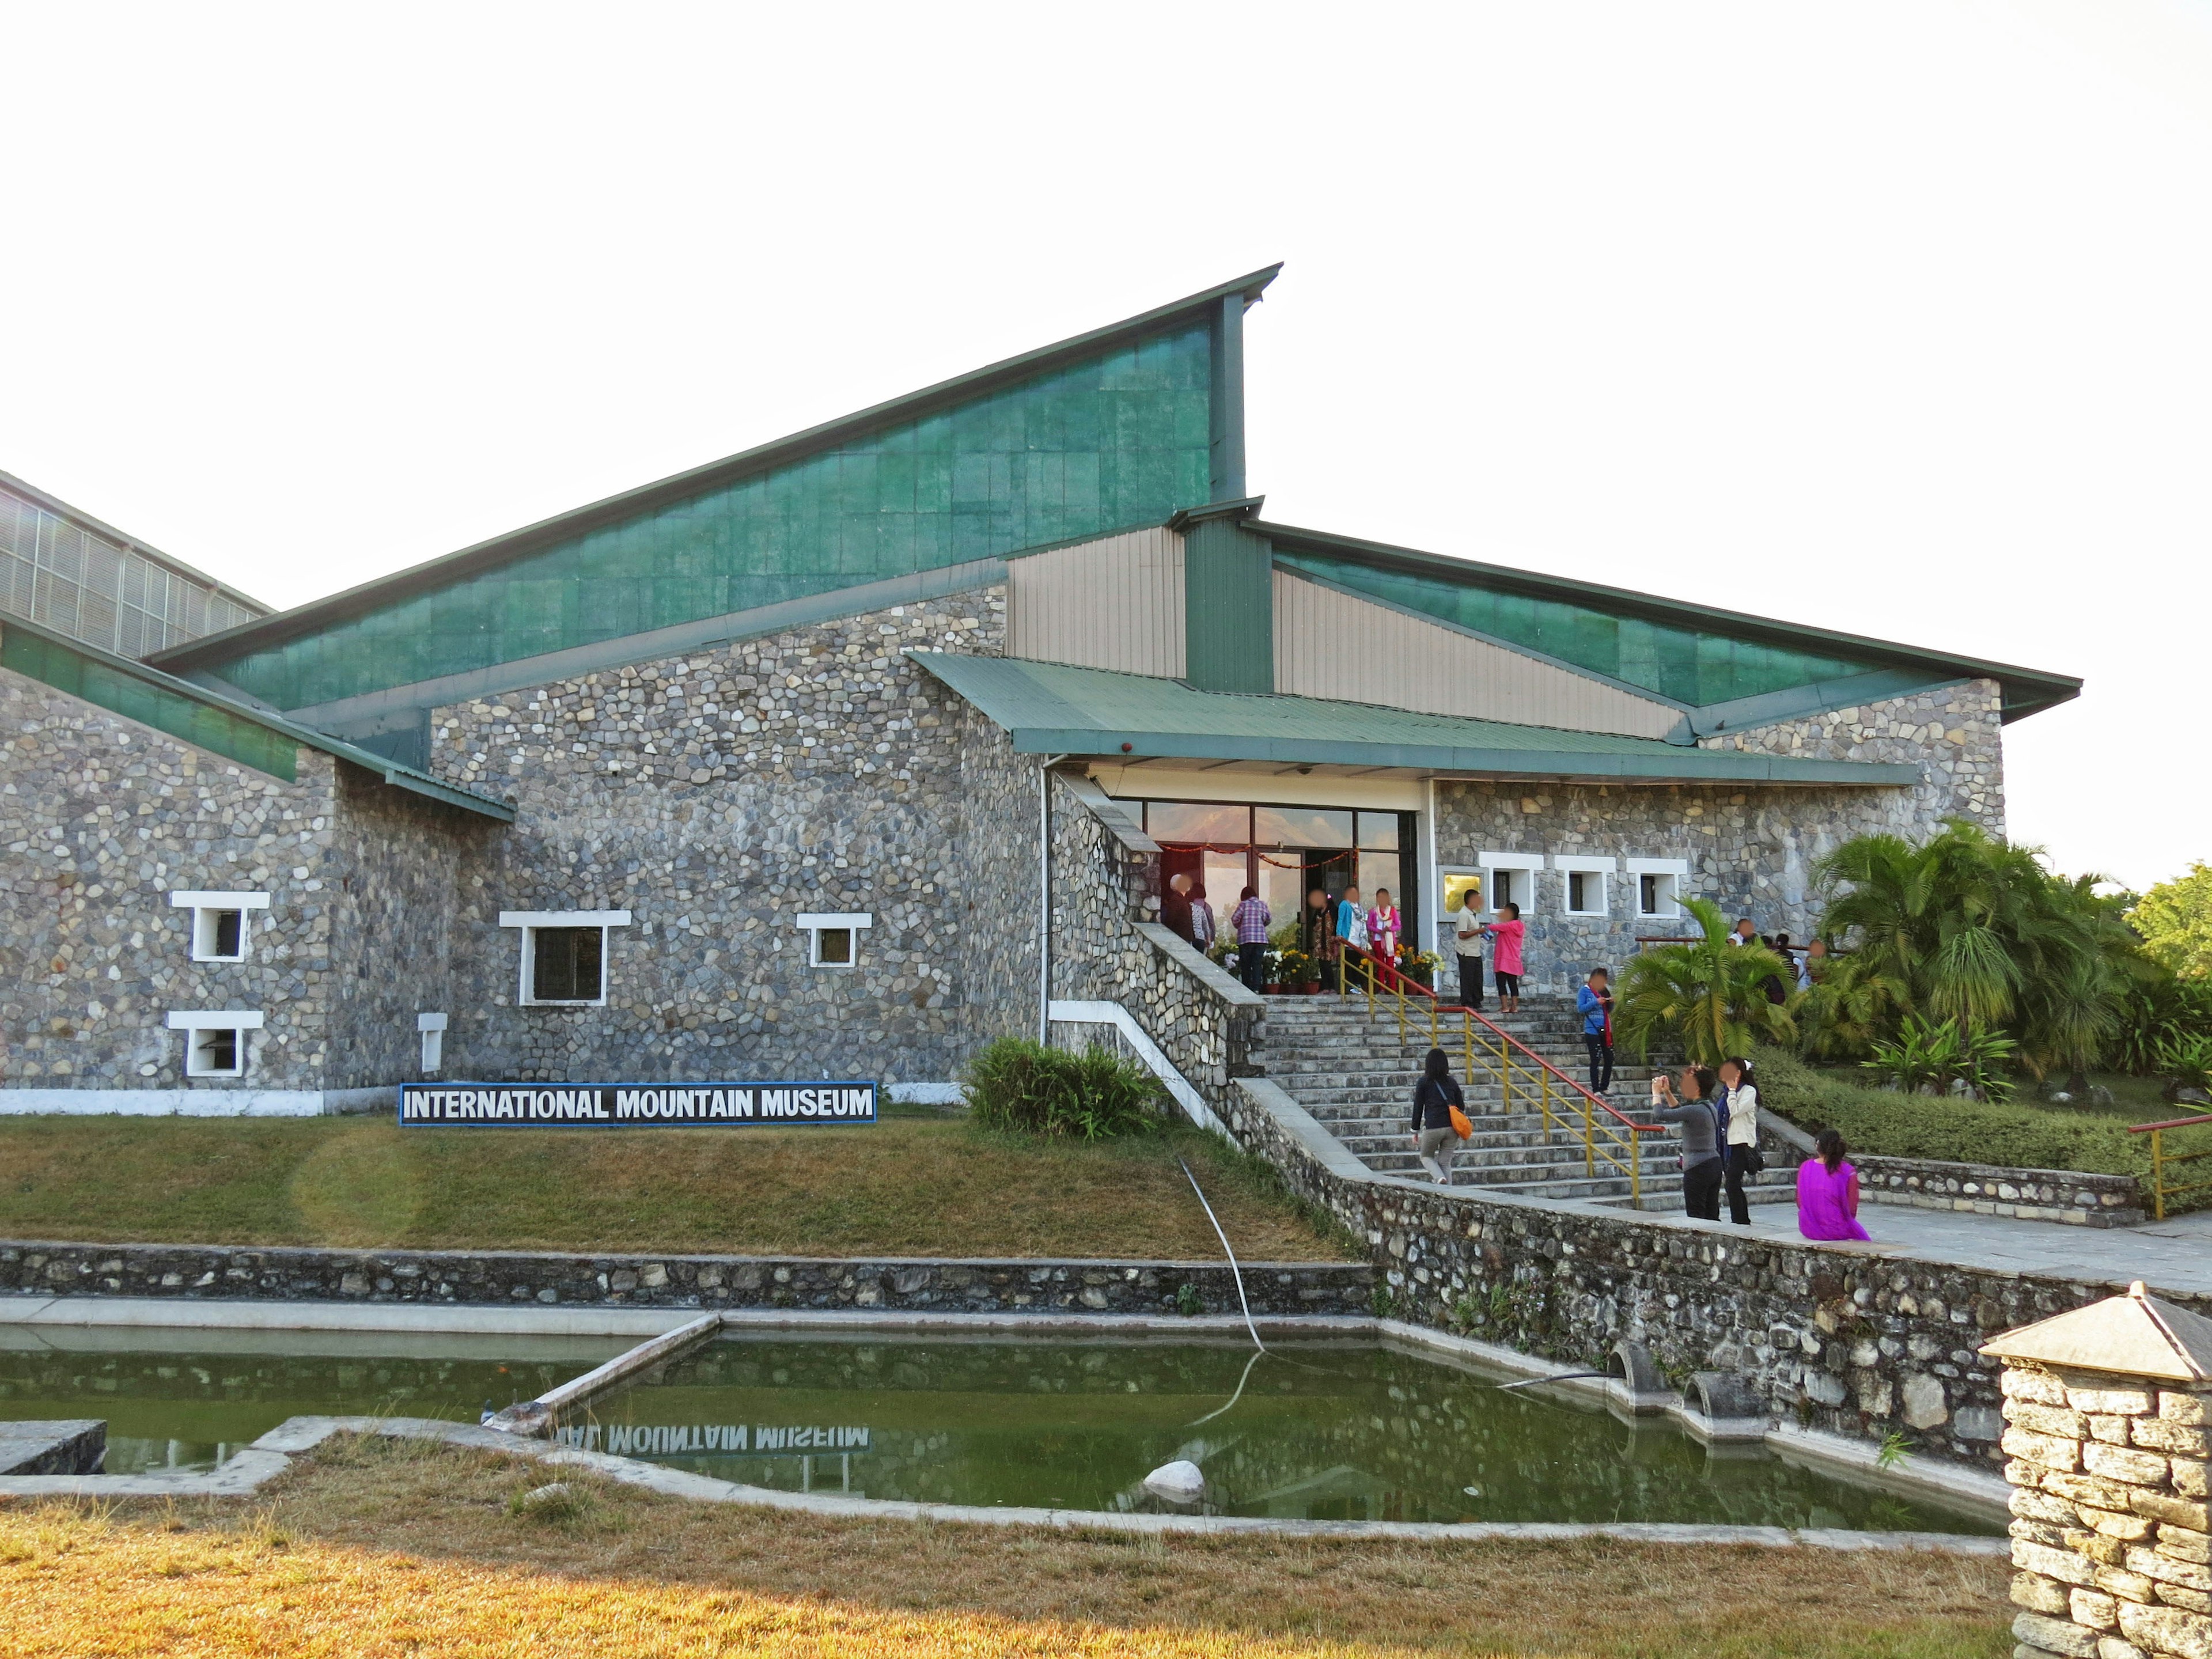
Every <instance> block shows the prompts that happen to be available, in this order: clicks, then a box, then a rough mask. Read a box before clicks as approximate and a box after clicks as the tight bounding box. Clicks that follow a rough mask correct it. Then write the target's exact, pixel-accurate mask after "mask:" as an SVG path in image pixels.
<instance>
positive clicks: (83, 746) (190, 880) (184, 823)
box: [0, 669, 338, 1089]
mask: <svg viewBox="0 0 2212 1659" xmlns="http://www.w3.org/2000/svg"><path fill="white" fill-rule="evenodd" d="M0 732H4V733H6V734H7V738H6V747H5V750H4V755H0V761H4V766H0V771H3V772H4V777H0V848H5V849H6V863H5V866H4V868H0V1025H3V1026H4V1034H5V1039H6V1054H7V1066H6V1071H7V1078H6V1080H7V1083H8V1084H9V1085H10V1086H14V1087H18V1088H74V1089H85V1088H106V1089H126V1088H144V1089H177V1088H185V1087H201V1086H205V1087H208V1088H235V1087H239V1086H240V1085H241V1082H242V1083H243V1084H244V1085H249V1086H257V1087H264V1088H276V1089H319V1088H321V1087H323V1086H325V1084H324V1077H325V1069H326V1067H325V1061H326V1060H327V1059H328V1057H329V1054H330V1034H329V1031H328V1030H327V1027H326V1024H325V1020H326V1016H327V1013H328V1010H329V1006H330V999H331V987H332V981H333V975H334V971H335V970H334V969H333V965H332V962H331V915H332V901H333V896H334V895H333V893H332V891H331V887H332V883H331V880H330V879H329V877H330V872H329V871H328V869H327V868H326V865H327V861H328V860H329V858H330V854H331V846H332V843H333V841H334V840H335V839H336V836H337V830H336V828H335V825H336V822H337V816H338V814H337V782H336V777H335V770H336V768H337V765H338V763H337V762H336V761H333V760H332V759H331V757H328V756H326V755H323V754H319V753H318V752H316V751H314V750H306V749H303V750H301V751H300V758H299V777H298V780H297V781H295V782H293V783H286V782H284V781H282V780H281V779H278V778H274V777H271V776H270V775H267V774H266V773H262V772H257V771H255V770H253V769H252V768H251V767H246V766H241V765H240V764H239V763H236V762H234V761H229V760H224V759H222V758H220V757H217V756H215V755H211V754H210V753H208V752H207V751H206V750H201V749H196V748H194V747H192V746H191V744H186V743H181V742H179V741H178V740H176V739H175V738H170V737H167V736H165V735H164V734H162V733H161V732H156V731H154V730H153V729H152V728H151V727H149V726H140V725H138V724H137V723H136V722H135V721H132V720H125V719H124V718H123V717H122V716H120V715H118V714H109V713H108V712H107V711H106V710H105V709H102V708H97V707H95V706H94V705H92V704H90V703H87V702H81V701H80V700H78V699H77V698H76V697H72V696H69V695H68V694H66V693H64V692H61V691H57V690H53V689H52V687H49V686H46V685H42V684H39V683H38V682H37V681H34V680H30V679H27V678H23V677H22V676H21V675H19V674H16V673H15V672H12V671H8V670H4V669H0ZM180 889H183V890H201V891H206V890H218V891H252V892H265V893H267V894H269V895H270V907H269V908H267V909H266V910H261V911H256V912H254V913H253V914H252V916H251V917H250V919H249V928H250V931H249V939H248V951H247V957H246V960H245V961H243V962H236V963H196V962H194V961H193V960H192V959H191V911H189V910H180V909H177V908H173V907H172V906H171V905H170V903H169V895H170V893H171V892H172V891H174V890H180ZM215 1008H225V1009H228V1008H240V1009H258V1010H260V1011H262V1012H263V1013H264V1017H265V1018H266V1021H267V1023H266V1024H265V1025H264V1028H263V1029H262V1030H258V1031H254V1032H251V1033H249V1034H248V1037H247V1041H248V1063H247V1068H246V1078H245V1079H242V1080H241V1079H234V1078H206V1079H187V1078H186V1077H185V1075H184V1064H185V1048H184V1045H185V1034H184V1033H183V1032H181V1031H172V1030H167V1027H166V1025H165V1024H164V1022H165V1020H166V1018H167V1015H168V1014H169V1012H172V1011H173V1010H185V1009H215Z"/></svg>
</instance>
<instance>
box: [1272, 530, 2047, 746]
mask: <svg viewBox="0 0 2212 1659" xmlns="http://www.w3.org/2000/svg"><path fill="white" fill-rule="evenodd" d="M1245 527H1246V528H1247V529H1249V530H1250V531H1251V532H1253V533H1254V534H1255V535H1260V536H1265V537H1266V538H1267V539H1268V540H1269V541H1270V542H1272V543H1273V544H1274V545H1275V547H1276V549H1277V550H1279V551H1283V550H1286V551H1290V552H1300V551H1305V552H1316V553H1330V554H1336V555H1340V556H1346V557H1350V558H1352V559H1354V560H1356V561H1358V562H1362V563H1368V564H1375V565H1381V566H1385V567H1395V568H1400V569H1402V570H1406V571H1408V572H1410V573H1411V574H1415V575H1424V576H1438V577H1442V578H1443V579H1444V580H1454V581H1465V580H1468V578H1470V577H1479V578H1480V579H1481V580H1483V581H1485V582H1486V583H1491V584H1493V585H1495V586H1499V587H1504V588H1507V589H1509V590H1511V591H1514V592H1523V593H1528V594H1531V595H1534V596H1536V597H1540V598H1545V599H1565V600H1568V601H1570V602H1572V603H1577V604H1583V605H1589V604H1596V605H1601V606H1605V607H1607V608H1610V609H1613V610H1617V611H1628V612H1631V613H1632V614H1638V615H1642V616H1644V617H1650V618H1652V619H1653V620H1655V621H1662V622H1667V623H1675V624H1678V625H1684V626H1689V627H1695V628H1699V629H1705V630H1706V631H1708V632H1710V631H1711V630H1712V629H1713V628H1714V626H1715V625H1716V624H1719V625H1721V626H1723V627H1724V628H1725V629H1727V630H1729V631H1730V632H1733V633H1742V634H1747V635H1753V636H1754V637H1758V638H1763V639H1765V640H1769V641H1772V642H1774V643H1776V644H1778V645H1789V646H1796V647H1802V646H1805V645H1807V644H1808V643H1810V644H1817V645H1820V646H1822V647H1829V648H1834V649H1840V650H1845V651H1848V652H1850V653H1852V654H1855V655H1857V656H1871V657H1875V658H1877V659H1886V660H1887V661H1889V662H1893V663H1896V664H1899V665H1910V666H1911V667H1913V668H1916V669H1923V670H1933V671H1937V672H1938V674H1939V677H1940V678H1942V679H1966V678H1972V679H1993V680H1996V681H1998V682H1999V683H2000V684H2002V685H2003V686H2004V688H2005V711H2004V720H2005V721H2006V723H2007V724H2010V723H2011V722H2012V721H2014V720H2021V719H2025V718H2026V717H2027V715H2030V714H2039V713H2040V712H2041V711H2042V710H2044V709H2045V708H2054V707H2056V706H2057V704H2059V703H2062V702H2070V701H2071V700H2072V699H2074V698H2075V697H2078V696H2081V680H2080V678H2077V677H2075V676H2074V675H2070V674H2053V673H2050V672H2047V671H2044V670H2042V669H2038V668H2022V667H2020V666H2018V665H2015V664H2012V663H2001V662H1990V661H1987V660H1985V659H1982V658H1978V657H1960V656H1954V655H1952V654H1951V653H1948V652H1941V651H1931V650H1929V649H1928V648H1927V647H1924V646H1917V645H1900V644H1899V643H1897V642H1896V641H1892V640H1876V639H1869V638H1867V637H1866V636H1865V635H1859V634H1844V633H1839V632H1838V631H1837V630H1835V629H1827V628H1814V627H1811V626H1808V625H1807V624H1804V623H1790V622H1783V621H1780V620H1778V618H1775V617H1755V616H1753V615H1751V614H1750V613H1748V612H1747V611H1723V610H1720V609H1718V608H1717V607H1716V606H1713V605H1692V604H1691V603H1690V602H1688V601H1687V600H1684V599H1666V598H1663V597H1662V596H1661V595H1659V594H1656V593H1644V592H1638V591H1636V590H1635V589H1633V588H1627V587H1611V586H1606V585H1605V584H1603V583H1601V582H1587V581H1581V580H1577V579H1575V578H1573V577H1571V576H1553V575H1547V574H1544V573H1543V572H1541V571H1535V570H1520V569H1516V568H1513V567H1512V566H1510V565H1500V564H1486V563H1484V562H1481V561H1480V560H1477V559H1462V558H1455V557H1453V556H1450V555H1449V554H1443V553H1428V552H1424V551H1422V550H1420V549H1419V548H1412V547H1397V546H1394V545H1392V544H1389V543H1388V542H1370V541H1365V540H1363V539H1361V538H1358V537H1357V536H1341V535H1338V534H1336V533H1335V532H1332V531H1326V530H1306V529H1301V528H1299V527H1298V526H1295V525H1281V524H1270V523H1267V522H1265V521H1264V520H1257V519H1255V520H1249V522H1248V523H1247V525H1246V526H1245ZM2016 693H2017V694H2018V701H2017V702H2015V694H2016Z"/></svg>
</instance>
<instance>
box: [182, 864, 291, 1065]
mask: <svg viewBox="0 0 2212 1659" xmlns="http://www.w3.org/2000/svg"><path fill="white" fill-rule="evenodd" d="M169 903H170V906H171V908H174V909H179V910H190V911H191V913H192V960H193V961H194V962H243V961H245V960H246V955H247V953H248V951H251V950H252V944H251V942H250V941H251V939H252V927H251V925H250V924H249V923H248V922H247V921H246V912H247V911H249V910H266V909H267V908H269V895H268V894H266V893H199V892H183V891H179V892H174V893H172V894H170V895H169ZM224 910H235V911H237V912H238V954H237V955H236V956H234V957H230V956H218V955H216V951H215V927H216V922H215V918H216V914H217V913H218V912H221V911H224ZM218 1075H228V1074H227V1073H223V1074H218Z"/></svg>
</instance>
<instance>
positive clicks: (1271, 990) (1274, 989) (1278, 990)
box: [1266, 985, 1283, 997]
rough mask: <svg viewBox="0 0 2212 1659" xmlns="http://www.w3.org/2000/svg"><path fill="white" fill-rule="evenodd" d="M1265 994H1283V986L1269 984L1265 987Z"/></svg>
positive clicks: (1273, 995)
mask: <svg viewBox="0 0 2212 1659" xmlns="http://www.w3.org/2000/svg"><path fill="white" fill-rule="evenodd" d="M1266 994H1267V995H1268V996H1271V997H1279V996H1280V995H1282V994H1283V987H1281V986H1279V985H1270V986H1269V987H1267V993H1266Z"/></svg>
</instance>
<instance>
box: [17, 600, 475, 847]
mask: <svg viewBox="0 0 2212 1659" xmlns="http://www.w3.org/2000/svg"><path fill="white" fill-rule="evenodd" d="M0 665H5V666H7V667H9V668H12V669H14V670H15V671H16V672H17V673H19V674H21V675H23V676H24V677H25V678H29V679H34V680H37V681H38V682H40V684H43V685H51V686H52V687H53V688H54V689H55V690H58V691H66V692H68V693H69V694H70V696H74V697H82V699H83V700H84V701H85V702H88V703H91V704H93V705H94V706H95V707H97V708H105V709H107V710H108V711H109V712H111V713H112V714H121V715H122V716H124V717H125V719H126V720H137V721H138V722H139V723H140V724H141V725H143V726H152V727H153V728H154V729H155V731H157V732H167V733H168V734H169V735H170V736H171V737H173V738H182V739H183V740H184V741H185V742H186V743H189V744H195V745H197V747H199V748H202V749H206V750H212V751H213V752H214V753H216V754H218V755H222V756H223V757H226V758H227V759H230V760H234V761H237V762H238V763H240V764H241V765H244V766H250V767H252V768H253V769H254V770H256V771H258V772H266V773H267V774H269V775H270V776H271V777H276V778H282V779H283V780H284V781H286V782H287V783H289V782H292V781H294V780H295V779H296V778H297V776H298V775H299V747H300V745H301V744H306V745H307V747H308V748H310V749H319V750H321V751H322V752H323V753H325V754H326V755H334V756H336V757H337V758H339V759H340V760H343V761H347V762H349V763H352V764H353V765H356V766H358V767H360V768H362V769H363V770H365V771H368V772H373V773H374V774H375V775H377V776H378V777H380V778H381V779H383V781H385V782H386V783H388V784H390V785H392V787H394V788H396V789H404V790H407V791H409V792H410V793H413V794H417V795H425V796H428V798H429V799H432V800H438V801H443V802H445V803H446V805H448V806H458V807H460V808H461V809H462V810H463V811H470V812H474V813H477V815H478V816H480V817H488V818H496V819H497V820H499V822H501V823H513V822H514V809H513V807H512V806H509V805H507V804H506V803H505V802H504V801H496V800H494V799H491V798H490V797H489V796H488V795H479V794H477V793H475V792H474V791H472V790H468V789H458V788H456V787H453V785H452V784H450V783H447V782H446V781H445V780H443V779H442V778H435V777H432V776H431V775H429V774H428V773H427V772H424V771H421V770H419V769H416V768H415V767H411V766H403V765H401V764H399V763H398V762H396V761H393V760H390V759H388V758H386V757H384V756H382V755H379V754H375V753H373V752H372V751H370V750H366V749H362V748H359V747H357V746H356V745H355V744H350V743H347V742H345V741H344V740H343V739H342V738H333V737H331V736H330V735H329V734H328V733H327V732H318V731H316V730H314V729H313V727H311V726H301V724H299V722H297V721H296V720H286V719H284V718H283V716H282V715H281V714H270V713H269V712H268V711H267V710H266V709H262V708H253V707H252V706H251V705H250V704H247V703H244V702H240V701H238V700H237V699H236V698H234V697H228V696H224V695H222V693H221V692H219V691H215V690H210V689H209V688H208V687H206V686H204V685H195V684H192V683H191V681H190V680H181V679H179V678H177V677H176V676H175V675H173V674H165V673H163V672H162V671H161V670H160V669H158V668H154V667H150V666H149V665H147V664H145V663H143V662H133V661H131V659H129V658H127V657H118V656H115V655H113V654H112V653H109V652H106V651H101V650H99V649H97V648H96V647H93V646H88V645H86V644H85V643H83V642H82V641H79V640H72V639H70V638H67V637H66V636H64V635H60V634H57V633H54V632H53V631H52V629H45V628H41V627H40V626H39V625H38V624H37V623H27V622H24V621H22V620H21V618H20V617H8V618H7V619H6V620H5V621H3V622H0Z"/></svg>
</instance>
